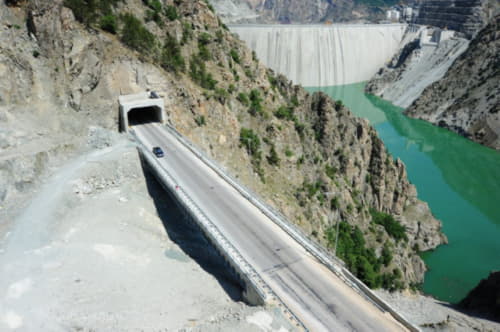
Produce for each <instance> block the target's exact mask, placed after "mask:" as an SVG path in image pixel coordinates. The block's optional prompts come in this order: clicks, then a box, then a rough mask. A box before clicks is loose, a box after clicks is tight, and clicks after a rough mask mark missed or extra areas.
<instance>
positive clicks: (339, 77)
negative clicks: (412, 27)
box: [229, 24, 407, 87]
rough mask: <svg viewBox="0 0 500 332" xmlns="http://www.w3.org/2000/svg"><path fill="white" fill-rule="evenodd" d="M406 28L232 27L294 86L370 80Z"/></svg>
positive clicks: (387, 58) (396, 46)
mask: <svg viewBox="0 0 500 332" xmlns="http://www.w3.org/2000/svg"><path fill="white" fill-rule="evenodd" d="M406 27H407V25H405V24H334V25H230V26H229V29H230V30H231V31H232V32H234V33H236V34H237V35H238V36H239V37H240V39H242V40H243V41H245V42H246V44H247V45H248V46H249V47H250V48H251V49H252V50H254V51H255V53H256V54H257V56H258V58H259V59H260V61H262V62H263V63H264V64H265V65H266V66H268V67H270V68H272V69H273V70H275V71H276V72H278V73H281V74H284V75H285V76H287V77H288V78H289V79H291V80H292V81H293V82H294V83H295V84H302V85H304V86H315V87H321V86H332V85H341V84H351V83H357V82H363V81H367V80H369V79H370V78H371V77H372V76H373V75H374V74H375V73H376V72H377V71H378V70H379V69H380V68H381V67H382V66H383V65H384V64H385V63H387V61H389V60H390V59H391V58H392V57H393V56H394V54H395V53H396V52H397V51H398V49H399V47H400V43H401V40H402V39H403V35H404V33H405V30H406Z"/></svg>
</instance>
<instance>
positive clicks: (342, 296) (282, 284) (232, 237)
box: [134, 123, 405, 331]
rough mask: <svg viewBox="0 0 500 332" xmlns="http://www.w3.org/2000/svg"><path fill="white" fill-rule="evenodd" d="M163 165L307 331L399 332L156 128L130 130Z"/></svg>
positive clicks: (399, 327) (394, 323)
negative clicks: (157, 150) (159, 152)
mask: <svg viewBox="0 0 500 332" xmlns="http://www.w3.org/2000/svg"><path fill="white" fill-rule="evenodd" d="M134 130H135V132H136V133H137V136H138V137H139V139H140V140H141V141H142V143H143V144H145V145H146V146H147V147H148V148H149V149H150V150H151V149H152V147H153V146H160V147H161V148H162V149H163V150H164V152H165V157H164V158H161V159H160V162H161V165H162V166H163V167H165V169H167V170H168V172H170V174H172V175H173V176H174V178H175V179H176V181H178V184H179V185H180V186H181V187H182V188H183V189H184V190H185V191H186V192H187V193H188V195H190V197H191V198H192V199H193V200H194V201H195V202H196V203H197V204H198V206H199V207H200V208H201V209H202V210H203V211H204V212H205V214H206V215H207V216H208V217H209V218H210V219H211V221H212V222H213V223H214V224H215V225H216V226H217V227H218V228H219V230H220V231H221V232H222V233H223V234H224V235H225V236H226V237H227V238H228V240H229V241H230V242H231V243H232V244H233V245H234V246H235V247H236V248H237V249H238V250H239V251H240V253H241V255H242V256H243V257H244V258H245V259H246V260H247V261H248V262H249V263H250V264H251V265H252V266H253V267H254V269H255V270H256V271H257V272H258V273H259V274H260V275H261V276H262V278H263V279H264V281H265V282H266V283H267V284H268V285H269V286H270V287H271V288H272V289H273V291H274V292H275V293H276V294H277V295H278V296H279V297H280V298H281V299H282V300H283V301H284V302H285V303H286V304H287V306H288V307H289V308H290V309H291V310H292V311H293V313H294V314H295V315H296V316H297V317H299V319H300V320H301V321H302V322H303V323H304V324H305V325H306V327H307V328H309V329H310V330H311V331H401V330H405V329H404V327H403V326H402V325H400V324H399V323H398V322H397V321H396V320H394V319H393V317H392V316H391V315H390V314H389V313H383V312H382V311H380V310H379V309H378V308H376V307H375V306H374V305H373V304H372V303H370V302H368V301H366V300H365V299H364V298H363V297H361V296H360V295H359V294H358V293H356V292H355V291H354V290H352V289H351V288H350V287H349V286H347V285H346V284H344V283H343V282H342V280H340V279H339V278H338V277H337V276H336V275H335V274H334V273H333V272H331V271H330V270H328V269H327V268H326V267H325V266H323V265H322V264H321V263H319V262H318V261H317V260H316V259H315V258H314V257H313V256H311V255H310V254H309V253H308V252H306V251H305V249H304V248H303V247H302V246H300V245H299V244H298V243H297V242H296V241H295V240H293V239H292V238H291V237H290V236H289V235H288V234H287V233H286V232H284V231H283V230H282V229H281V228H279V227H278V226H277V225H276V224H274V223H273V221H272V220H270V219H269V218H268V217H266V216H265V215H264V214H262V213H261V212H260V211H259V210H258V209H257V208H256V207H255V206H254V205H252V204H251V203H250V202H249V201H248V200H246V199H245V198H244V197H243V196H241V194H240V193H239V192H238V191H236V189H234V188H233V187H231V186H230V185H229V184H228V183H227V182H225V181H224V180H223V179H222V178H221V177H220V176H218V175H217V173H215V172H214V171H213V170H212V169H210V168H209V167H208V166H206V165H205V164H204V163H203V162H201V161H200V160H199V159H198V158H197V157H196V156H195V155H193V154H192V153H191V152H190V151H189V150H188V149H187V148H185V147H184V146H183V145H182V144H181V143H179V142H178V141H177V140H176V139H175V137H173V136H172V135H171V134H170V133H169V132H168V131H167V130H165V129H164V128H162V127H161V126H160V125H159V124H152V123H150V124H143V125H139V126H135V127H134Z"/></svg>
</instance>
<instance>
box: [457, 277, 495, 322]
mask: <svg viewBox="0 0 500 332" xmlns="http://www.w3.org/2000/svg"><path fill="white" fill-rule="evenodd" d="M459 306H460V307H461V308H463V309H465V310H468V311H472V312H475V313H477V314H480V315H481V316H483V315H484V316H485V317H486V318H492V319H494V320H496V321H497V322H500V271H496V272H491V273H490V275H489V276H488V278H487V279H483V280H481V281H480V282H479V285H477V286H476V288H474V289H473V290H471V291H470V293H469V294H468V295H467V297H466V298H465V299H463V300H462V301H461V302H460V304H459Z"/></svg>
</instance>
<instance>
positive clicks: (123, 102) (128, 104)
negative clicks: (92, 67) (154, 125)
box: [118, 91, 167, 132]
mask: <svg viewBox="0 0 500 332" xmlns="http://www.w3.org/2000/svg"><path fill="white" fill-rule="evenodd" d="M118 102H119V105H120V131H124V132H127V131H128V130H129V129H130V128H131V127H132V126H134V125H138V124H144V123H151V122H158V123H161V124H165V123H166V120H167V117H166V114H165V104H164V101H163V98H160V97H159V96H158V95H157V94H156V93H155V92H153V91H151V92H143V93H138V94H133V95H122V96H120V97H118Z"/></svg>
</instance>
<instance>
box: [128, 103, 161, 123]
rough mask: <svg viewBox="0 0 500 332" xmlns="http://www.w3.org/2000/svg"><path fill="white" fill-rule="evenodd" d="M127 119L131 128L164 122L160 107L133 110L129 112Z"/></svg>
mask: <svg viewBox="0 0 500 332" xmlns="http://www.w3.org/2000/svg"><path fill="white" fill-rule="evenodd" d="M127 117H128V125H129V127H132V126H135V125H140V124H145V123H150V122H160V123H161V122H162V121H161V118H162V117H161V109H160V108H158V107H140V108H133V109H131V110H130V111H128V112H127Z"/></svg>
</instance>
